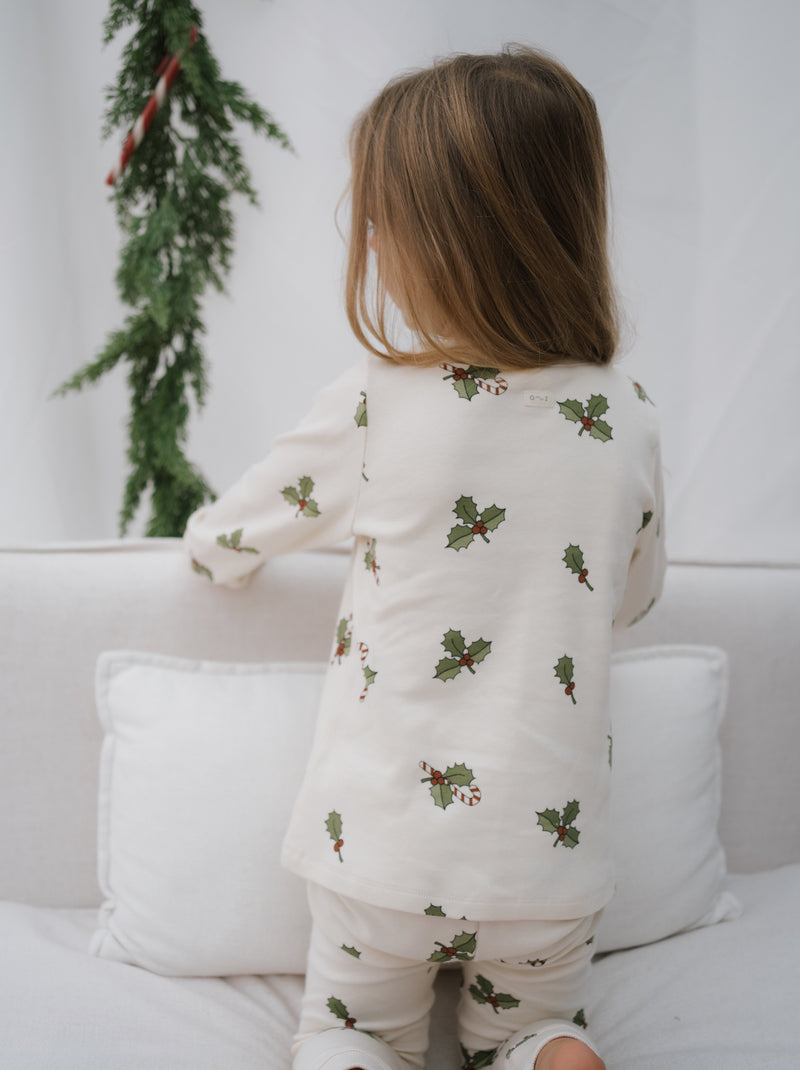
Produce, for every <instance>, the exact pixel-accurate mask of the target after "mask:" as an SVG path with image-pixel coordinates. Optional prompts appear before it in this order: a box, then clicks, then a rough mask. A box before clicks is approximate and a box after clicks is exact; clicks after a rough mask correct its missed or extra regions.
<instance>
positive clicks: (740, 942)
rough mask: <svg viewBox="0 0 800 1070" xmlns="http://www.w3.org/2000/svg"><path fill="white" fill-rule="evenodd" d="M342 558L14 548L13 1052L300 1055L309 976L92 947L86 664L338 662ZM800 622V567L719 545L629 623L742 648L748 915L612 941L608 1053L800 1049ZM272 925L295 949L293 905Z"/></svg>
mask: <svg viewBox="0 0 800 1070" xmlns="http://www.w3.org/2000/svg"><path fill="white" fill-rule="evenodd" d="M344 566H345V557H344V554H343V553H342V552H337V551H331V552H326V553H313V554H299V555H295V556H291V557H285V558H277V559H274V560H272V561H270V562H269V563H268V564H267V565H266V567H265V568H264V569H262V570H261V571H260V572H259V573H258V575H257V577H256V579H255V581H254V583H253V584H252V585H251V586H250V587H249V588H248V589H247V590H245V591H240V592H231V591H224V590H219V589H215V588H212V587H211V586H210V585H207V584H205V583H204V582H203V581H202V580H200V579H199V578H198V577H197V576H194V575H192V573H191V572H190V570H188V569H187V567H186V564H185V562H184V560H183V558H182V555H181V552H180V549H179V544H178V543H177V542H175V541H174V540H151V541H148V542H135V543H122V542H119V543H118V542H112V543H104V544H92V545H68V546H60V547H39V548H35V547H34V548H23V549H9V550H6V551H3V552H0V666H2V673H1V674H0V678H1V679H2V693H1V695H2V697H1V698H0V718H1V719H0V900H3V902H2V903H0V1067H1V1068H3V1070H6V1068H7V1070H44V1068H47V1070H156V1068H158V1070H182V1068H184V1067H185V1068H187V1070H188V1068H191V1070H206V1068H208V1070H211V1068H212V1067H213V1068H214V1070H223V1068H224V1070H251V1068H252V1070H256V1068H258V1070H286V1068H287V1067H288V1054H287V1052H288V1046H289V1042H290V1038H291V1035H292V1031H293V1026H294V1022H295V1017H296V1014H297V1009H298V1003H299V998H300V994H301V991H302V977H301V976H299V974H297V973H287V972H282V973H269V974H263V973H262V974H250V975H233V976H225V977H210V976H192V977H175V976H163V975H159V974H157V973H155V972H152V971H151V970H148V969H144V968H141V967H136V966H132V965H128V964H125V963H123V962H119V961H112V960H111V959H109V958H108V957H105V958H104V957H98V956H97V955H96V954H90V953H89V945H90V942H91V941H92V936H93V933H94V931H95V929H96V926H97V923H98V906H99V904H100V901H101V892H100V889H99V887H98V877H97V846H96V845H97V836H98V834H97V820H98V813H97V811H98V802H97V800H98V787H97V785H98V763H99V755H100V752H101V742H102V730H101V725H100V721H99V719H98V716H97V712H96V709H95V694H94V674H95V663H96V660H97V657H98V655H99V654H100V653H101V652H102V651H108V650H120V649H127V650H136V651H150V652H156V653H161V654H165V655H171V656H173V657H180V658H192V659H213V660H217V661H220V660H221V661H226V662H304V663H309V662H315V663H320V664H322V663H325V662H327V661H328V660H329V658H330V654H331V636H332V634H333V632H334V631H335V626H336V611H337V604H338V595H339V589H340V586H341V582H342V578H343V574H344ZM799 641H800V569H798V568H797V567H791V566H787V567H785V568H780V567H758V566H754V565H751V566H735V565H733V566H731V565H722V564H714V563H713V562H711V563H704V564H689V563H683V564H677V563H672V564H671V565H670V568H669V571H668V577H667V584H666V590H665V594H664V597H663V599H662V601H661V602H660V603H659V605H658V606H657V607H656V608H655V609H654V610H653V611H652V613H651V614H650V615H649V616H648V617H647V618H646V619H645V620H644V621H643V622H641V623H640V624H639V625H637V626H636V627H635V628H633V629H628V630H626V632H625V633H624V634H622V635H621V636H620V637H619V639H618V644H619V645H620V646H621V647H633V646H636V647H639V646H650V645H652V644H662V643H666V644H676V643H678V644H703V645H706V646H708V645H713V646H718V647H721V648H722V649H723V650H725V651H726V653H727V655H728V658H729V663H730V688H729V698H728V710H727V714H726V717H725V721H724V723H723V727H722V732H721V744H722V769H723V774H722V810H721V815H720V820H719V834H720V837H721V840H722V843H723V844H724V848H725V852H726V854H727V862H728V869H729V871H730V875H729V876H727V877H725V888H726V889H727V891H728V892H730V893H732V894H733V896H735V897H736V899H737V900H738V902H739V903H740V904H741V913H740V916H738V917H732V916H731V915H734V914H735V913H736V911H733V910H730V909H728V910H722V913H727V914H728V915H729V920H726V921H723V922H721V923H719V924H710V925H704V926H703V927H701V928H696V929H692V930H691V931H684V932H680V933H676V934H674V935H669V936H668V937H666V938H664V939H661V940H658V941H655V942H650V943H648V944H646V945H645V946H639V947H634V948H632V949H629V950H619V951H614V952H612V953H609V954H604V955H599V956H598V958H597V961H596V963H595V967H594V971H593V977H592V981H591V988H590V992H589V994H588V996H587V1001H586V1008H585V1012H586V1017H587V1019H589V1020H590V1022H591V1028H592V1033H593V1035H594V1037H595V1038H596V1040H597V1041H598V1043H599V1044H600V1045H601V1047H602V1049H603V1051H604V1053H605V1055H606V1061H607V1064H608V1066H609V1070H701V1068H702V1070H717V1068H718V1070H723V1068H724V1070H745V1068H748V1070H749V1068H752V1070H794V1068H797V1067H800V1010H798V1005H799V1002H800V1001H799V997H800V777H799V776H798V754H799V753H800V716H798V714H800V700H799V699H798V691H799V690H800V689H799V688H798V683H799V682H800V674H799V673H798V663H799V662H800V642H799ZM665 738H666V737H665ZM623 743H624V741H623ZM615 746H616V740H615ZM653 749H654V750H658V749H659V748H658V747H655V746H654V748H653ZM688 757H690V756H687V758H688ZM652 758H653V761H654V765H655V767H657V765H658V761H659V757H658V754H657V753H656V754H654V755H653V756H652ZM144 801H146V800H143V802H144ZM628 819H629V821H630V826H631V828H632V829H634V830H636V829H637V822H638V821H639V820H640V814H639V813H637V812H631V813H629V815H628ZM698 820H699V818H698ZM706 824H708V821H707V820H706ZM692 825H693V822H692V821H691V820H689V821H687V822H686V827H685V828H681V829H678V830H676V832H677V834H678V835H677V838H676V841H675V842H676V843H678V844H680V843H685V844H686V845H687V850H688V847H689V846H690V845H691V844H692V843H693V842H695V841H696V839H697V838H698V837H699V836H702V835H705V834H706V833H707V832H708V829H707V828H699V827H692ZM640 831H641V832H642V833H643V839H642V842H645V841H647V839H648V837H647V835H646V833H647V829H643V830H640ZM658 846H659V845H658V844H653V843H652V842H650V843H649V848H650V850H651V851H656V850H658ZM179 853H180V852H178V854H179ZM654 857H655V856H654ZM269 864H270V865H273V864H275V865H277V863H276V862H274V863H273V861H272V860H270V863H269ZM158 877H159V874H155V879H156V880H157V879H158ZM109 879H111V880H112V882H113V880H115V879H117V875H116V874H114V873H112V877H111V878H109V876H108V872H107V871H106V881H107V882H108V880H109ZM106 891H107V889H106ZM634 891H635V889H634ZM292 894H294V895H296V896H297V898H298V900H299V899H300V898H301V892H300V890H299V889H296V890H295V891H294V892H293V893H292ZM721 902H727V904H728V906H730V903H731V900H730V898H727V899H726V898H725V897H724V896H723V899H722V900H721ZM666 907H667V904H665V909H666ZM292 910H295V906H293V907H292ZM296 910H300V911H302V906H296ZM293 916H294V915H293ZM298 916H299V915H298ZM705 920H709V919H708V918H707V919H705ZM287 924H288V923H287ZM264 926H265V929H264V932H263V933H261V934H260V935H261V938H264V937H265V936H266V939H267V940H268V941H269V940H272V939H274V940H275V942H276V946H277V945H279V944H281V940H282V939H283V938H284V937H285V935H286V934H285V933H283V932H282V922H281V920H280V919H274V918H273V919H271V920H266V919H265V922H264ZM269 926H271V928H269ZM618 942H619V941H618ZM623 942H624V941H623ZM295 960H296V953H294V959H293V958H292V956H291V955H290V956H289V958H288V959H286V962H288V963H289V964H290V965H291V963H292V962H293V961H295ZM281 961H283V960H281ZM282 968H283V969H284V970H285V969H286V966H285V965H284V966H283V967H282ZM437 986H438V1000H437V1007H436V1010H435V1017H434V1030H433V1034H434V1039H433V1044H432V1047H431V1051H430V1054H429V1060H428V1065H429V1067H431V1068H433V1070H454V1068H455V1067H456V1066H459V1065H460V1064H461V1059H460V1056H459V1053H458V1048H457V1044H456V1041H455V1037H454V1030H453V1027H452V1021H451V1014H450V1012H451V1011H452V1004H453V1002H454V1000H455V998H456V994H457V986H458V971H457V970H449V971H443V972H442V973H441V974H440V976H439V978H438V980H437Z"/></svg>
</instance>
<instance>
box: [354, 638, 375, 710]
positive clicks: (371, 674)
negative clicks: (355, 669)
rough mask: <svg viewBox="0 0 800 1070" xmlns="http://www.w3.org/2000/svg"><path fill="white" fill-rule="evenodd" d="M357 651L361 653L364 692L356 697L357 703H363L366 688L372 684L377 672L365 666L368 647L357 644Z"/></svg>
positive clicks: (364, 644) (363, 644)
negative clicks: (364, 681)
mask: <svg viewBox="0 0 800 1070" xmlns="http://www.w3.org/2000/svg"><path fill="white" fill-rule="evenodd" d="M358 649H359V651H360V652H361V669H362V671H363V673H364V679H365V680H366V683H365V684H364V690H363V691H362V692H361V694H360V695H359V696H358V698H359V701H360V702H363V701H364V699H365V698H366V697H367V688H368V687H369V686H370V684H372V682H373V681H374V679H375V677H376V676H377V675H378V674H377V672H375V670H374V669H371V668H370V667H369V665H367V657H368V655H369V647H368V646H367V644H366V643H359V644H358Z"/></svg>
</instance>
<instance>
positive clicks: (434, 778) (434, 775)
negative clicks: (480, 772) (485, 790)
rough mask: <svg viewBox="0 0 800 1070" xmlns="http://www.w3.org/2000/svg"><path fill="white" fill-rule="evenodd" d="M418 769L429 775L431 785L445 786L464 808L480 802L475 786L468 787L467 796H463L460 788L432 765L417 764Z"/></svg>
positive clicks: (478, 792)
mask: <svg viewBox="0 0 800 1070" xmlns="http://www.w3.org/2000/svg"><path fill="white" fill-rule="evenodd" d="M419 767H420V769H424V770H425V772H426V773H430V775H431V782H432V784H434V785H436V784H446V785H447V786H448V788H450V790H451V791H452V793H453V794H454V795H455V797H456V798H457V799H458V801H459V802H462V803H464V804H465V805H466V806H475V805H476V804H477V803H479V802H480V801H481V789H480V788H479V787H478V785H477V784H472V785H471V786H470V787H469V789H468V790H469V792H470V794H469V795H465V794H464V792H463V791H462V790H461V788H459V787H458V785H457V784H454V783H453V782H452V780H448V779H447V777H446V776H445V775H444V773H442V772H441V770H439V769H434V768H433V766H432V765H428V763H427V762H420V763H419Z"/></svg>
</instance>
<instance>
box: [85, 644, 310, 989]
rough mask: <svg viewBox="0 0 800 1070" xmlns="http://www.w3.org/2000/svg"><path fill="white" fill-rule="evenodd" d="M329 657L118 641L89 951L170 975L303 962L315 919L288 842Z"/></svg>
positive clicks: (102, 668) (101, 664) (106, 723)
mask: <svg viewBox="0 0 800 1070" xmlns="http://www.w3.org/2000/svg"><path fill="white" fill-rule="evenodd" d="M324 678H325V666H323V665H316V664H313V665H309V664H300V663H297V664H295V663H286V664H270V665H255V664H242V665H237V664H223V663H213V662H207V661H189V660H185V659H177V658H169V657H160V656H157V655H153V654H139V653H126V652H120V653H114V652H111V653H106V654H102V655H101V656H100V659H99V661H98V667H97V685H96V686H97V704H98V711H99V714H100V719H101V722H102V724H103V728H104V730H105V738H104V741H103V747H102V752H101V761H100V795H99V827H98V876H99V882H100V889H101V892H102V895H103V900H104V901H103V905H102V907H101V909H100V915H99V921H98V927H97V930H96V932H95V934H94V938H93V942H92V946H91V950H92V952H93V953H94V954H96V955H98V956H100V957H102V958H108V959H114V960H116V961H118V962H126V963H131V964H133V965H136V966H142V967H144V968H146V969H148V970H152V971H154V972H155V973H159V974H166V975H170V976H226V975H231V974H259V973H302V972H303V971H304V970H305V954H306V946H307V941H308V933H309V927H310V920H309V916H308V908H307V906H306V896H305V887H304V884H303V881H301V880H300V879H299V878H297V877H295V876H294V875H292V874H290V873H288V872H286V871H285V870H284V869H282V868H281V865H280V849H281V842H282V840H283V834H284V830H285V828H286V825H287V824H288V820H289V814H290V811H291V806H292V803H293V801H294V796H295V794H296V792H297V787H298V780H299V778H300V776H301V775H302V772H303V769H304V768H305V762H306V757H307V754H308V752H309V750H310V747H311V738H312V734H313V730H314V724H315V720H316V714H317V707H318V705H319V700H320V696H321V692H322V685H323V681H324Z"/></svg>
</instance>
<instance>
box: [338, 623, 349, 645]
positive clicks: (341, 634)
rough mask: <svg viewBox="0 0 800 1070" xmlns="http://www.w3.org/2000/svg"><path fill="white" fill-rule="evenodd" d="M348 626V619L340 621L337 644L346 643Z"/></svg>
mask: <svg viewBox="0 0 800 1070" xmlns="http://www.w3.org/2000/svg"><path fill="white" fill-rule="evenodd" d="M347 625H348V620H347V617H342V619H341V620H340V621H339V626H338V628H337V629H336V642H337V643H343V642H344V639H345V636H346V635H347Z"/></svg>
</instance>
